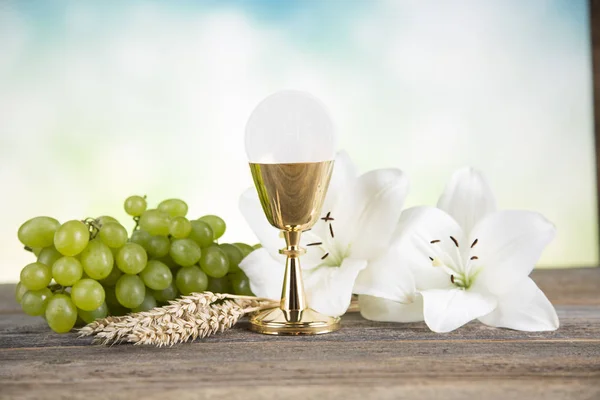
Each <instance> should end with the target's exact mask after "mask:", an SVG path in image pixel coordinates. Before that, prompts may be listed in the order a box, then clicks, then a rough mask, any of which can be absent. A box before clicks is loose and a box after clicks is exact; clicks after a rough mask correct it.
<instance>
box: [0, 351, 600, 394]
mask: <svg viewBox="0 0 600 400" xmlns="http://www.w3.org/2000/svg"><path fill="white" fill-rule="evenodd" d="M76 350H77V351H76V352H75V351H73V350H72V349H69V348H66V349H65V348H51V349H44V351H39V350H34V351H31V350H28V349H15V350H12V351H8V352H4V353H3V354H2V355H3V359H4V360H5V362H9V363H10V365H11V368H10V369H8V368H5V367H4V366H3V367H0V377H1V382H2V391H3V393H5V394H12V395H16V394H31V393H33V394H37V395H39V394H41V393H49V392H51V393H52V394H53V395H55V396H57V397H59V398H60V397H61V396H65V397H71V396H72V397H71V398H83V397H85V396H87V395H90V394H94V393H95V394H100V393H101V394H102V395H103V396H106V397H110V398H113V397H115V396H119V395H121V398H125V397H124V396H123V393H126V394H127V395H128V396H131V397H133V396H144V397H145V398H151V399H155V398H156V399H158V398H164V397H165V396H166V397H167V398H169V397H171V396H173V391H175V392H176V393H178V395H180V396H184V398H190V396H191V395H192V394H193V395H194V396H196V395H199V394H201V393H203V391H204V390H209V391H210V392H211V393H213V394H215V395H219V396H221V395H225V394H230V395H231V394H235V395H236V396H238V395H241V394H243V393H244V392H246V395H248V393H252V394H253V395H254V396H255V395H256V393H257V392H256V391H255V390H257V389H259V390H260V389H262V390H261V391H260V393H263V394H265V395H268V394H269V392H270V391H275V392H274V393H270V396H269V397H268V398H278V397H277V396H281V393H280V392H279V390H280V389H283V388H284V387H286V386H296V385H300V386H301V387H303V388H304V389H305V390H306V392H304V393H306V394H310V397H309V398H312V397H315V395H317V394H319V392H321V393H322V392H323V391H324V390H323V389H331V388H332V387H335V388H337V390H336V391H335V392H332V394H335V395H340V394H344V395H349V396H356V392H355V390H356V388H357V387H358V388H361V387H362V388H363V389H364V388H366V387H379V390H380V391H381V394H382V396H383V395H385V396H387V397H392V396H394V395H398V394H401V393H402V394H407V393H409V394H412V395H416V394H417V393H419V394H426V393H428V392H429V393H431V392H438V393H442V392H444V391H446V390H447V391H448V393H446V396H445V397H447V398H460V397H461V396H464V395H465V394H466V393H469V392H471V393H473V390H474V387H473V386H471V385H472V384H473V383H474V382H479V383H480V385H476V388H477V389H479V390H481V389H483V388H484V387H483V386H482V385H481V383H482V381H484V380H487V384H488V385H489V386H487V387H485V388H486V390H485V392H486V394H489V393H491V396H486V397H487V398H503V399H505V398H506V396H507V391H508V392H509V393H510V392H511V391H513V390H524V393H527V394H528V395H532V396H534V395H535V394H536V393H537V394H538V398H541V395H543V396H546V398H560V396H562V395H564V394H565V393H566V392H570V394H574V393H575V392H577V391H584V390H585V391H586V393H587V394H588V395H592V394H597V393H599V392H598V382H599V381H600V346H598V345H595V346H589V345H588V344H587V343H577V342H574V343H566V342H565V343H558V344H557V343H552V342H499V343H494V345H493V346H490V345H489V343H486V342H462V343H461V342H452V341H450V342H447V343H444V342H427V341H424V342H403V341H383V342H380V341H364V342H356V343H353V345H352V347H351V348H349V347H348V345H347V343H344V342H336V341H326V342H325V341H324V342H321V343H320V345H318V346H316V345H311V344H310V343H309V344H307V343H306V342H300V341H296V342H291V341H288V343H286V345H285V346H282V345H281V341H279V340H276V341H274V342H258V343H257V342H253V343H252V342H251V343H244V345H243V347H241V346H240V344H239V343H218V342H214V343H209V344H206V343H194V344H190V345H186V346H177V347H175V348H171V349H157V348H149V347H139V346H114V347H109V348H106V347H97V346H86V347H82V348H77V349H76ZM32 359H33V360H35V362H32ZM496 382H497V383H498V384H499V385H502V386H503V387H502V389H500V388H499V386H496ZM547 385H549V386H547ZM315 387H318V388H319V387H320V388H319V389H320V390H317V391H313V388H315ZM553 387H554V388H553ZM75 388H76V390H74V389H75ZM490 388H492V389H493V390H492V391H491V392H490V391H488V389H490ZM550 388H553V389H556V390H557V393H559V395H556V393H553V392H552V391H551V390H550ZM296 389H300V388H298V387H296ZM384 389H385V390H384ZM465 389H467V390H465ZM406 391H408V392H406ZM296 394H297V395H298V394H300V393H299V392H296ZM362 394H363V395H366V394H368V391H365V390H363V391H362ZM520 394H523V393H520ZM480 395H481V393H480ZM186 396H187V397H186ZM254 396H253V397H254ZM293 397H295V398H298V397H299V396H293ZM534 397H535V396H534ZM24 398H27V397H26V396H25V397H24ZM351 398H353V397H351ZM354 398H356V397H354ZM407 398H410V397H407ZM589 398H592V397H589Z"/></svg>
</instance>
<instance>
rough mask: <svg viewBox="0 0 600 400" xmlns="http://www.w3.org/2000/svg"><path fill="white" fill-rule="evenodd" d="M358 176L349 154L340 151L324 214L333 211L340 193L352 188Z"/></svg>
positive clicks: (328, 190) (332, 175) (336, 157)
mask: <svg viewBox="0 0 600 400" xmlns="http://www.w3.org/2000/svg"><path fill="white" fill-rule="evenodd" d="M357 176H358V174H357V172H356V166H355V165H354V163H353V162H352V160H351V159H350V156H349V155H348V153H346V152H345V151H343V150H342V151H339V152H338V153H337V155H336V156H335V163H334V164H333V173H332V174H331V180H330V181H329V188H328V189H327V196H326V197H325V202H324V203H323V212H324V214H327V212H328V211H331V210H332V208H333V206H334V205H335V203H337V201H338V199H339V196H340V193H343V191H344V190H345V189H346V188H348V187H350V186H351V185H352V184H353V183H354V181H355V180H356V177H357Z"/></svg>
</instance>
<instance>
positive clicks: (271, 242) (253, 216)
mask: <svg viewBox="0 0 600 400" xmlns="http://www.w3.org/2000/svg"><path fill="white" fill-rule="evenodd" d="M239 207H240V211H241V212H242V215H243V216H244V218H246V221H247V222H248V225H250V228H251V229H252V231H254V234H255V235H256V237H257V238H258V240H259V242H260V243H261V244H262V246H263V248H265V249H267V250H268V251H269V253H271V255H273V256H274V257H276V258H279V257H278V256H279V249H280V248H283V247H284V242H283V239H282V238H281V237H280V236H279V234H280V231H279V230H278V229H277V228H275V227H274V226H272V225H271V224H269V221H267V218H266V217H265V213H264V211H263V209H262V206H261V204H260V200H259V198H258V193H257V192H256V189H255V188H254V187H251V188H248V189H247V190H245V191H244V193H242V195H241V196H240V201H239ZM255 293H256V292H255Z"/></svg>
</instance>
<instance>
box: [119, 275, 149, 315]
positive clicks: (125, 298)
mask: <svg viewBox="0 0 600 400" xmlns="http://www.w3.org/2000/svg"><path fill="white" fill-rule="evenodd" d="M115 294H116V295H117V300H118V301H119V304H121V305H122V306H123V307H127V308H136V307H137V306H139V305H140V304H142V302H143V301H144V297H145V296H146V286H145V285H144V282H143V281H142V280H141V278H140V277H139V276H137V275H123V276H122V277H120V278H119V280H118V281H117V285H116V286H115Z"/></svg>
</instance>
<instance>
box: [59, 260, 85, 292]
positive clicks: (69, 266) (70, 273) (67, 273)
mask: <svg viewBox="0 0 600 400" xmlns="http://www.w3.org/2000/svg"><path fill="white" fill-rule="evenodd" d="M82 275H83V267H82V266H81V263H80V262H79V260H78V259H76V258H75V257H68V256H64V257H61V258H59V259H58V260H56V261H55V262H54V264H52V277H53V278H54V280H55V281H56V283H58V284H59V285H62V286H73V285H74V284H75V282H77V281H78V280H80V279H81V276H82Z"/></svg>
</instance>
